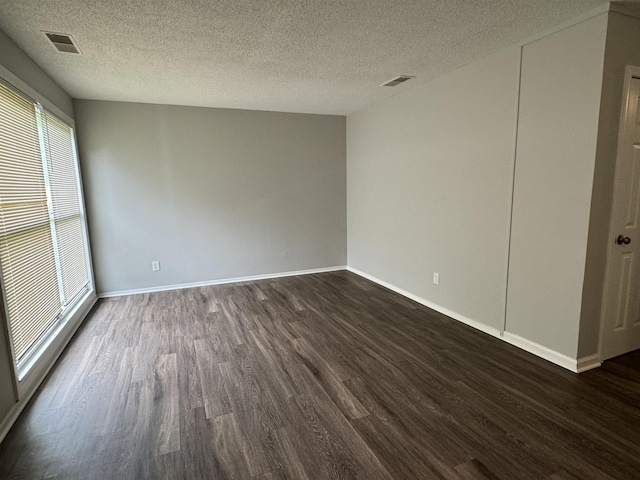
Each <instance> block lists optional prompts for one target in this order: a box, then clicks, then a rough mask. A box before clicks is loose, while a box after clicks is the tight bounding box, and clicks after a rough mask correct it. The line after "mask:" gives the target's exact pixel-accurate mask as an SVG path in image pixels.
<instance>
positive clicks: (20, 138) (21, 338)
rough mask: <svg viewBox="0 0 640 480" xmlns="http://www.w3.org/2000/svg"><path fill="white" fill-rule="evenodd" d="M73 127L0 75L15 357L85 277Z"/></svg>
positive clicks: (0, 254)
mask: <svg viewBox="0 0 640 480" xmlns="http://www.w3.org/2000/svg"><path fill="white" fill-rule="evenodd" d="M78 192H79V189H78V185H77V172H76V158H75V150H74V139H73V131H72V129H71V128H70V127H69V126H67V125H65V124H64V123H63V122H61V121H60V120H58V119H57V118H55V117H54V116H53V115H51V114H49V113H47V112H44V111H42V110H41V109H40V107H39V106H38V105H36V104H35V103H34V102H33V101H31V100H30V99H27V98H25V97H23V96H22V95H20V94H19V93H17V92H16V91H14V90H13V89H11V88H9V87H7V86H5V85H3V84H1V83H0V266H1V269H2V282H3V286H4V293H5V302H6V310H7V313H8V323H9V331H10V335H11V341H12V345H13V353H14V356H15V359H16V363H17V364H18V365H19V364H20V361H21V360H22V359H23V358H24V357H25V356H26V355H28V353H29V352H30V349H31V348H32V347H33V346H34V345H36V344H37V342H38V340H39V339H41V338H42V337H43V335H45V334H46V333H47V332H48V331H49V330H50V329H51V327H53V326H54V325H55V324H56V321H57V320H59V319H60V318H61V316H62V315H63V314H64V311H65V307H67V306H69V305H70V303H71V301H72V300H73V298H74V296H76V295H77V294H78V293H79V292H80V291H81V290H82V289H83V287H85V286H86V285H87V284H88V268H87V263H86V262H87V261H86V258H87V256H86V253H85V252H86V250H85V239H84V235H83V219H82V217H81V209H80V202H79V193H78Z"/></svg>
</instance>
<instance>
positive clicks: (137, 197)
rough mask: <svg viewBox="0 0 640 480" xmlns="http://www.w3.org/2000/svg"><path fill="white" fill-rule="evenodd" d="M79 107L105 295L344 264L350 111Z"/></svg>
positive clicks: (98, 274) (83, 103)
mask: <svg viewBox="0 0 640 480" xmlns="http://www.w3.org/2000/svg"><path fill="white" fill-rule="evenodd" d="M75 108H76V120H77V124H78V143H79V149H80V160H81V165H82V173H83V179H84V187H85V197H86V202H87V210H88V218H89V229H90V237H91V246H92V252H93V260H94V267H95V277H96V284H97V289H98V292H99V293H104V292H117V291H126V290H133V289H144V288H149V287H158V286H166V285H176V284H184V283H191V282H206V281H213V280H221V279H228V278H236V277H243V276H252V275H262V274H273V273H279V272H287V271H297V270H305V269H314V268H323V267H333V266H339V265H344V264H345V263H346V203H345V202H346V200H345V196H346V191H345V189H346V183H345V182H346V180H345V175H346V171H345V169H346V167H345V162H346V161H345V118H344V117H337V116H326V115H302V114H287V113H274V112H256V111H248V110H224V109H212V108H195V107H176V106H166V105H143V104H134V103H120V102H102V101H85V100H81V101H76V102H75ZM152 260H159V261H160V262H161V271H159V272H152V271H151V261H152Z"/></svg>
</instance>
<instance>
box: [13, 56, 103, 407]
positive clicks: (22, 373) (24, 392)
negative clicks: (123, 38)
mask: <svg viewBox="0 0 640 480" xmlns="http://www.w3.org/2000/svg"><path fill="white" fill-rule="evenodd" d="M0 81H1V82H3V83H4V84H6V85H7V86H9V87H10V88H13V89H14V90H16V91H17V92H18V93H20V94H21V95H23V96H25V97H26V98H28V99H30V100H31V101H33V102H34V103H37V104H39V105H40V106H41V107H42V108H43V109H45V110H48V111H49V112H50V113H52V114H53V115H55V116H56V117H58V118H59V119H60V120H62V121H63V122H64V123H66V124H67V125H68V126H69V127H71V136H72V146H73V153H74V157H75V162H76V185H77V188H78V194H79V203H80V215H81V218H82V233H83V237H84V241H85V259H86V263H87V276H88V279H89V283H88V285H87V287H86V290H85V292H84V293H82V294H81V296H80V298H79V299H78V300H77V301H76V302H75V304H74V305H73V306H72V307H71V308H68V309H66V310H65V311H64V312H63V315H62V317H61V319H60V320H58V321H57V322H56V324H55V325H54V326H53V327H52V328H50V329H49V331H48V332H47V334H46V335H43V337H42V338H41V339H39V340H38V342H37V343H36V344H35V345H34V346H33V347H32V348H31V350H30V352H29V353H28V354H27V355H25V357H24V358H23V359H21V361H20V365H19V366H18V364H17V362H16V356H15V351H14V348H13V341H12V338H11V332H10V330H9V322H8V319H9V312H8V309H7V303H6V301H5V299H6V295H5V291H4V284H2V287H1V289H0V293H1V294H2V295H1V298H0V303H1V305H0V314H1V315H0V316H1V317H2V318H1V320H2V324H3V328H4V331H5V335H6V338H7V342H8V347H9V351H10V354H11V364H12V366H13V377H14V379H13V380H14V393H15V396H16V401H19V400H21V399H22V398H23V397H25V396H29V395H31V394H32V393H33V391H34V390H35V388H36V387H37V386H38V384H39V383H40V382H41V381H42V379H43V378H44V376H45V375H46V374H47V372H48V371H49V370H50V369H51V367H52V366H53V364H54V363H55V361H56V359H57V358H58V356H59V355H60V353H61V352H62V350H63V349H64V347H65V346H66V344H67V343H68V341H69V340H70V338H71V337H72V336H73V333H75V331H76V330H77V328H78V327H79V326H80V324H81V323H82V320H84V317H85V316H86V315H87V313H88V312H89V311H90V310H91V307H93V305H94V304H95V302H96V301H97V296H96V291H95V280H94V275H93V262H92V259H91V247H90V243H89V232H88V227H87V216H86V207H85V203H84V192H83V188H82V172H81V166H80V160H79V156H78V145H77V141H76V134H75V132H76V125H75V121H74V119H73V118H71V117H70V116H69V115H67V114H66V113H65V112H63V111H62V110H60V109H59V108H58V107H57V106H55V105H54V104H53V103H51V102H50V101H49V100H47V99H46V98H45V97H43V96H42V95H40V94H39V93H38V92H37V91H35V90H34V89H33V88H31V87H30V86H29V85H27V84H26V83H25V82H23V81H22V80H20V78H18V77H16V76H15V75H14V74H13V73H11V72H10V71H9V70H7V69H6V68H4V67H3V66H2V65H0Z"/></svg>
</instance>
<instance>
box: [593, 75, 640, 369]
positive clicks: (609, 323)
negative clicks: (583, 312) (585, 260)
mask: <svg viewBox="0 0 640 480" xmlns="http://www.w3.org/2000/svg"><path fill="white" fill-rule="evenodd" d="M627 92H628V93H627V95H626V99H627V100H626V104H625V108H624V110H623V121H622V125H621V137H620V142H619V146H618V158H617V163H616V177H615V185H614V200H613V211H612V221H611V232H610V239H611V244H610V249H609V257H608V258H609V259H608V265H607V278H606V287H605V288H606V293H605V298H604V300H605V301H604V317H603V333H602V359H603V360H605V359H607V358H611V357H615V356H617V355H621V354H623V353H627V352H629V351H631V350H635V349H637V348H640V295H639V293H640V264H639V262H638V260H637V258H638V255H635V252H636V249H638V248H639V247H640V228H638V224H639V223H640V222H639V220H640V109H639V108H638V105H639V99H640V79H638V78H631V79H630V81H629V86H628V90H627Z"/></svg>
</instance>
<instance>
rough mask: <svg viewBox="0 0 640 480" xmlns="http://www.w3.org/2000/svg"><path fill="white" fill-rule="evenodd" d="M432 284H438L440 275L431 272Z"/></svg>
mask: <svg viewBox="0 0 640 480" xmlns="http://www.w3.org/2000/svg"><path fill="white" fill-rule="evenodd" d="M433 283H435V284H436V285H438V284H439V283H440V274H439V273H438V272H433Z"/></svg>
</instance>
